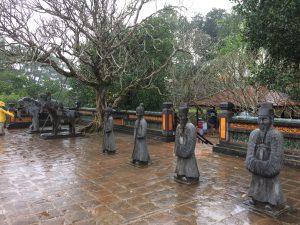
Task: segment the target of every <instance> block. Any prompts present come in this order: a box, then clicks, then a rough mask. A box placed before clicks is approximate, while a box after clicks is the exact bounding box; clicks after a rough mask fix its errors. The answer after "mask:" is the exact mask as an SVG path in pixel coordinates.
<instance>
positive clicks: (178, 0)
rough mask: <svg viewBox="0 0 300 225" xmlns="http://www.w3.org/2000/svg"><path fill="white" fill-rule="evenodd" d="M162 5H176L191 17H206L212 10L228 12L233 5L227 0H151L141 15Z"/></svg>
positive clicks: (149, 12) (151, 11)
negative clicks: (185, 9) (218, 9)
mask: <svg viewBox="0 0 300 225" xmlns="http://www.w3.org/2000/svg"><path fill="white" fill-rule="evenodd" d="M164 5H177V6H184V7H186V8H187V11H186V13H185V15H186V16H187V17H192V16H194V15H195V14H197V13H201V14H202V15H203V16H205V15H206V13H208V12H209V11H210V10H211V9H213V8H221V9H225V10H230V9H231V8H232V6H234V4H233V3H232V2H230V1H229V0H153V2H151V3H147V4H146V5H145V7H144V8H143V11H142V13H143V15H147V14H151V13H153V12H155V11H156V10H157V9H161V8H163V6H164Z"/></svg>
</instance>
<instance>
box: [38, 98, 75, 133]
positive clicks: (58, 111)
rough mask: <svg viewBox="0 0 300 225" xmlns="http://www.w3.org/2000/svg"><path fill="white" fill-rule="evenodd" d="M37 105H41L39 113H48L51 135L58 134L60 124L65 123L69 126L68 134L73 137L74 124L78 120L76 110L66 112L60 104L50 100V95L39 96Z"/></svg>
mask: <svg viewBox="0 0 300 225" xmlns="http://www.w3.org/2000/svg"><path fill="white" fill-rule="evenodd" d="M39 103H40V104H41V111H42V110H46V111H47V112H48V113H49V116H50V119H51V122H52V133H53V134H54V135H57V134H58V131H59V128H60V125H61V122H62V121H64V122H67V123H68V125H69V133H70V134H72V135H75V134H76V133H75V123H76V119H77V118H79V113H78V111H77V110H67V109H64V106H63V104H62V103H61V102H58V101H56V100H54V99H51V94H49V93H47V94H40V96H39Z"/></svg>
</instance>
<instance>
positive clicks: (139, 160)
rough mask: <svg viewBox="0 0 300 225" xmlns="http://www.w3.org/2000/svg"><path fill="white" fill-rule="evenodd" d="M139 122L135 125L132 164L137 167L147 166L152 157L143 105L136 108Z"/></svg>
mask: <svg viewBox="0 0 300 225" xmlns="http://www.w3.org/2000/svg"><path fill="white" fill-rule="evenodd" d="M136 115H137V120H136V121H135V124H134V148H133V152H132V161H131V162H132V163H133V164H136V165H147V164H148V163H149V162H150V156H149V152H148V147H147V143H146V133H147V122H146V120H145V119H144V105H143V103H141V104H140V105H139V106H138V107H137V108H136Z"/></svg>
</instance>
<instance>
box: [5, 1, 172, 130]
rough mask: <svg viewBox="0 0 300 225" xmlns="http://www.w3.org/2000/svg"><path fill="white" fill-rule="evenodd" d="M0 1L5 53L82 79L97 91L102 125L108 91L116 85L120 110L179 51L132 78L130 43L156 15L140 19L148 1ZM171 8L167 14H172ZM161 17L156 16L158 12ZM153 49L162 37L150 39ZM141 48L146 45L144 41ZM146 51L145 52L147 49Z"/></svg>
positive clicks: (97, 120)
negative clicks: (129, 93) (5, 40)
mask: <svg viewBox="0 0 300 225" xmlns="http://www.w3.org/2000/svg"><path fill="white" fill-rule="evenodd" d="M120 2H122V1H117V0H2V1H1V3H0V36H1V35H3V36H4V37H6V38H9V41H8V42H7V43H6V44H7V46H6V48H5V51H7V52H6V54H10V56H12V57H11V59H13V61H12V62H13V63H16V62H17V63H23V62H28V61H35V62H39V63H44V64H47V65H50V66H52V67H53V68H54V69H55V71H57V72H58V73H59V74H61V75H63V76H65V77H71V78H75V79H78V80H79V81H81V82H83V83H84V84H85V85H88V86H91V87H93V88H94V89H95V90H96V108H97V114H96V117H95V121H94V124H96V127H97V128H99V127H101V126H102V120H103V111H104V108H105V105H106V95H107V91H108V88H109V87H110V86H111V85H112V83H113V82H118V83H119V87H120V89H119V90H117V91H116V93H114V105H115V106H116V105H117V104H118V103H119V102H120V101H121V100H122V98H123V97H124V96H126V94H127V93H128V92H129V91H131V90H133V89H135V88H137V87H139V88H142V87H149V86H151V83H152V81H153V79H154V78H155V76H157V75H158V74H159V72H160V71H161V70H162V69H164V68H165V67H166V66H167V65H168V63H169V62H170V61H171V59H172V57H173V56H174V55H175V53H176V52H177V51H178V49H176V48H175V47H174V48H173V50H172V51H171V52H170V53H169V54H168V55H167V57H165V58H164V61H163V62H162V63H160V64H159V65H157V64H155V63H154V62H153V63H151V62H149V64H151V66H149V67H148V68H147V69H146V70H140V71H139V75H138V76H135V77H131V78H130V80H129V82H128V79H125V78H124V76H127V77H128V68H130V67H134V66H136V63H137V62H136V58H137V56H136V54H137V53H136V52H135V51H132V48H130V41H131V40H132V38H133V37H135V36H136V35H137V34H138V32H139V31H140V28H141V27H143V26H144V24H145V23H146V22H147V21H148V20H149V19H150V18H152V17H153V16H154V14H152V15H150V16H148V17H146V18H144V19H140V14H141V10H142V8H143V7H144V6H145V4H146V3H148V2H150V0H128V1H123V4H121V3H120ZM170 8H172V7H167V8H165V9H163V10H167V9H170ZM156 13H158V12H156ZM147 38H148V39H149V38H150V39H151V40H152V44H153V49H156V50H157V51H158V52H159V51H160V49H158V47H157V46H156V43H159V42H160V40H159V37H152V36H151V35H147ZM140 44H141V45H143V44H145V40H143V39H141V41H140ZM145 51H146V50H145Z"/></svg>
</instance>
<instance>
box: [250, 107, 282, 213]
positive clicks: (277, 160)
mask: <svg viewBox="0 0 300 225" xmlns="http://www.w3.org/2000/svg"><path fill="white" fill-rule="evenodd" d="M273 121H274V111H273V105H272V103H263V104H262V105H261V107H260V108H259V110H258V125H259V128H258V129H255V130H254V131H252V132H251V134H250V137H249V142H248V150H247V157H246V167H247V169H248V170H249V171H250V172H251V173H252V181H251V185H250V190H249V193H248V196H249V197H250V200H249V203H250V204H251V205H256V204H257V203H263V204H264V205H265V210H272V209H274V208H275V207H277V206H278V207H279V206H283V204H284V202H285V198H284V196H283V192H282V188H281V183H280V178H279V173H280V169H281V167H282V164H283V152H284V150H283V136H282V134H281V133H280V132H279V131H277V130H275V129H274V128H273Z"/></svg>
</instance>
